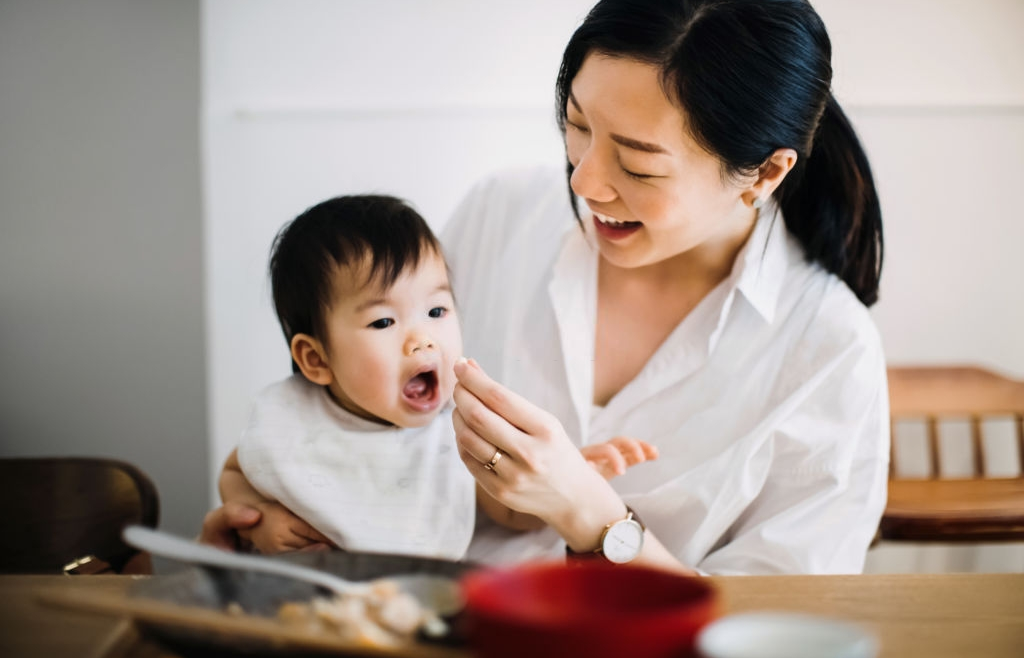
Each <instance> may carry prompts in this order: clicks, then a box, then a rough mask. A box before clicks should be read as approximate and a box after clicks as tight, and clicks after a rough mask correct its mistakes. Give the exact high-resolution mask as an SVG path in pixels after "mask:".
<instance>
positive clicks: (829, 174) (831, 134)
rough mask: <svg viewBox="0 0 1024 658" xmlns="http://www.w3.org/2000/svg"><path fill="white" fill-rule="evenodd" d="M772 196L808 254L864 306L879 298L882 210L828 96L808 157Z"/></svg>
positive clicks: (864, 163)
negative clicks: (844, 284)
mask: <svg viewBox="0 0 1024 658" xmlns="http://www.w3.org/2000/svg"><path fill="white" fill-rule="evenodd" d="M775 196H776V198H777V199H778V202H779V206H780V208H781V209H782V214H783V217H785V220H786V228H788V229H789V232H790V233H792V234H793V235H794V236H796V238H797V239H798V240H799V241H800V243H801V244H802V245H803V247H804V250H805V252H806V254H807V258H808V259H809V260H812V261H816V262H818V263H821V265H822V266H823V267H824V268H825V269H826V270H828V271H829V272H832V273H834V274H835V275H836V276H838V277H839V278H841V279H842V280H843V281H844V282H846V285H847V286H849V288H850V289H851V290H852V291H853V293H854V294H855V295H857V298H858V299H859V300H860V301H861V302H862V303H863V304H864V305H865V306H871V305H872V304H874V303H875V302H876V301H878V281H879V277H880V276H881V271H882V252H883V240H882V211H881V207H880V206H879V202H878V194H877V192H876V191H875V182H874V179H873V177H872V175H871V167H870V165H869V164H868V159H867V155H866V154H865V153H864V149H863V147H861V144H860V140H858V139H857V134H856V133H855V132H854V130H853V127H852V126H851V125H850V122H849V120H848V119H847V118H846V115H845V114H844V113H843V110H842V108H840V107H839V103H837V102H836V99H835V97H834V96H832V95H831V94H829V97H828V101H827V103H826V105H825V110H824V113H823V114H822V117H821V120H820V122H819V124H818V129H817V132H816V134H815V136H814V142H813V144H812V147H811V153H810V156H809V157H808V158H807V159H806V162H804V163H803V165H802V166H801V165H800V164H798V165H797V170H796V171H793V172H790V175H789V176H787V177H786V179H785V180H784V181H783V182H782V185H780V186H779V189H778V190H776V192H775Z"/></svg>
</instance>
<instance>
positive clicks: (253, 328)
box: [202, 0, 1024, 570]
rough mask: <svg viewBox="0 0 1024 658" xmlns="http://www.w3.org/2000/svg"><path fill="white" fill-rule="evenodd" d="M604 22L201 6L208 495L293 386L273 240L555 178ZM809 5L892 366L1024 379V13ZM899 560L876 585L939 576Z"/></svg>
mask: <svg viewBox="0 0 1024 658" xmlns="http://www.w3.org/2000/svg"><path fill="white" fill-rule="evenodd" d="M590 4H591V2H590V0H561V1H560V2H557V3H552V2H550V1H548V0H517V1H502V2H496V1H490V2H478V1H476V0H445V1H438V0H434V1H432V2H429V3H424V2H418V1H416V0H375V1H370V0H363V1H360V0H347V1H345V2H329V1H326V0H301V1H298V2H294V1H291V2H284V1H282V0H206V1H205V2H203V5H202V7H203V35H202V42H203V71H204V85H203V90H204V104H203V138H204V172H205V179H204V182H205V185H206V188H205V189H206V220H207V221H206V229H205V230H206V235H205V239H206V240H205V246H206V285H207V314H206V317H207V352H208V354H209V360H208V390H209V392H210V398H209V404H210V436H211V442H212V444H211V445H212V454H213V461H212V463H211V465H210V468H211V473H210V475H211V478H213V477H214V476H215V473H216V471H217V469H218V466H219V463H220V461H221V460H222V459H223V456H224V455H226V453H227V452H228V451H229V450H230V448H231V447H232V445H233V444H234V442H235V440H236V438H237V436H238V434H239V432H240V431H241V429H242V427H243V425H244V422H245V417H246V413H247V408H248V404H249V400H250V399H251V397H252V396H253V394H254V393H255V392H256V391H257V390H259V389H260V388H261V387H262V386H264V385H265V384H267V383H269V382H270V381H272V380H274V379H277V378H279V377H282V376H284V375H285V374H287V372H288V363H289V362H288V356H287V351H286V347H285V344H284V341H283V339H282V338H281V336H280V334H279V331H278V329H277V326H276V324H275V321H274V317H273V313H272V312H271V309H270V306H269V300H268V293H267V289H266V277H265V264H266V257H267V250H268V248H269V244H270V240H271V238H272V236H273V234H274V231H275V230H276V229H277V228H278V227H279V226H280V225H281V224H282V223H283V222H284V221H286V220H288V219H290V218H291V217H293V216H294V215H296V214H297V213H298V212H299V211H300V210H302V209H304V208H305V207H307V206H308V205H311V204H312V203H314V202H316V201H319V200H321V199H323V198H326V197H328V196H332V195H336V194H340V193H346V192H359V191H368V190H379V191H384V192H389V193H394V194H398V195H401V196H405V197H406V198H408V199H409V200H411V201H412V202H413V203H414V204H416V205H417V206H418V207H419V208H420V209H421V211H423V213H424V214H425V216H426V217H427V218H428V219H429V220H430V221H431V222H432V224H433V225H434V226H435V227H440V226H441V225H442V224H443V222H444V220H445V218H446V217H447V215H448V213H449V212H450V210H451V209H452V208H453V206H454V204H455V202H456V200H457V199H458V198H459V196H460V194H461V193H462V192H464V191H465V190H466V188H467V187H468V185H469V184H470V182H471V181H473V180H475V179H476V178H478V177H479V176H481V175H483V174H484V173H486V172H488V171H490V170H492V169H494V168H497V167H499V166H503V165H506V164H511V163H530V162H560V161H561V152H560V143H559V140H558V136H557V133H556V132H555V128H554V122H553V92H552V89H553V83H554V76H555V72H556V70H557V66H558V63H559V60H560V54H561V49H562V47H563V46H564V43H565V41H566V40H567V38H568V36H569V34H570V33H571V31H572V29H573V28H574V26H575V25H576V24H577V22H578V20H579V19H580V18H582V16H583V14H584V13H585V12H586V10H587V9H588V8H589V5H590ZM815 5H816V6H817V7H818V8H819V11H820V13H821V14H822V16H823V18H824V19H825V22H826V24H827V25H828V26H829V29H830V33H831V35H832V37H833V46H834V64H835V68H836V80H835V89H836V95H837V97H838V98H839V99H840V101H841V102H842V103H843V104H844V106H845V107H846V108H847V110H848V112H849V114H850V115H851V118H852V119H853V121H854V123H855V125H856V126H857V128H858V130H859V131H860V133H861V136H862V139H863V141H864V143H865V146H866V148H867V150H868V152H869V155H870V156H871V158H872V163H873V166H874V170H875V174H876V177H877V182H878V185H879V188H880V193H881V196H882V206H883V212H884V217H885V223H886V240H887V245H886V246H887V251H886V265H885V271H884V276H883V281H882V286H883V287H882V299H881V302H880V303H879V304H878V305H877V306H876V308H875V309H874V315H875V318H876V320H877V322H878V325H879V327H880V329H881V332H882V335H883V339H884V341H885V344H886V348H887V352H888V355H889V358H890V360H891V361H892V362H903V363H907V362H950V361H965V362H966V361H969V362H977V363H981V364H984V365H988V366H992V367H996V368H998V369H1001V370H1003V371H1005V372H1007V373H1009V374H1012V375H1016V376H1018V377H1024V341H1022V340H1021V339H1020V336H1021V333H1022V328H1024V303H1022V302H1024V293H1022V291H1021V287H1020V285H1019V284H1020V282H1021V281H1024V259H1022V258H1021V251H1022V250H1021V246H1020V245H1022V244H1024V221H1021V220H1020V219H1019V217H1018V215H1019V210H1018V207H1019V206H1020V194H1019V193H1018V192H1017V189H1018V187H1019V183H1018V181H1020V180H1022V179H1024V39H1021V38H1020V35H1021V34H1024V3H1021V2H1019V0H978V1H976V2H963V1H962V0H899V1H898V2H891V1H888V0H864V1H862V2H849V1H848V0H819V1H818V2H816V3H815ZM886 550H888V549H885V550H882V551H881V552H878V553H876V554H878V555H881V556H882V557H881V561H880V562H879V561H878V560H875V561H874V562H873V564H872V568H873V569H876V570H886V569H889V568H900V569H904V568H917V567H918V566H920V565H921V564H924V563H922V562H921V561H920V559H919V557H920V554H918V553H914V554H912V555H911V556H910V557H909V558H908V559H904V558H905V557H906V553H905V552H904V553H900V552H899V550H895V549H894V551H895V552H890V553H888V554H887V553H886ZM981 554H982V553H978V552H977V551H974V552H972V553H971V554H970V556H969V557H968V558H957V560H958V561H957V562H956V564H954V563H953V562H950V561H949V560H948V559H947V557H940V558H929V559H928V560H930V562H929V561H928V560H925V562H927V564H926V567H927V568H932V569H942V568H949V567H953V568H968V567H970V568H985V566H986V565H989V566H991V567H992V568H1006V569H1024V552H1022V550H1021V549H1020V548H1017V547H1011V548H1010V549H1009V550H1002V552H999V551H996V553H993V554H984V555H983V558H977V556H978V555H981ZM887 555H894V556H895V557H892V558H890V557H887ZM946 555H948V552H946V553H942V556H946ZM993 555H995V557H992V556H993ZM977 559H981V562H977ZM873 560H874V556H873ZM901 560H902V563H900V562H901ZM965 560H967V561H972V560H974V561H975V562H972V563H971V564H969V565H967V567H965V566H964V564H965ZM979 564H980V565H981V566H980V567H979V566H978V565H979ZM908 565H909V566H908Z"/></svg>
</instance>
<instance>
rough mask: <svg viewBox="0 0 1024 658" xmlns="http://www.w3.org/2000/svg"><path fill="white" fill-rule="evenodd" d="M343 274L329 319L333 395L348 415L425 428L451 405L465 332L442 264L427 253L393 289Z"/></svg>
mask: <svg viewBox="0 0 1024 658" xmlns="http://www.w3.org/2000/svg"><path fill="white" fill-rule="evenodd" d="M363 265H364V266H363V267H360V268H355V269H353V268H347V267H345V268H338V270H337V271H336V272H335V275H334V281H333V284H334V285H333V292H334V300H335V301H334V303H333V304H332V305H331V308H330V310H329V311H328V312H327V316H326V321H327V322H326V329H327V336H326V348H327V351H328V354H327V361H328V364H329V365H330V367H331V371H332V372H333V373H334V381H332V382H331V384H329V386H328V387H329V389H330V391H331V394H332V395H333V396H334V399H335V400H336V401H337V402H338V403H339V404H341V406H343V407H345V408H346V409H348V410H349V411H351V412H353V413H355V414H357V415H359V416H362V417H364V418H368V419H371V420H376V421H383V422H387V423H391V424H393V425H397V426H399V427H421V426H423V425H426V424H427V423H429V422H430V421H432V420H433V419H434V418H435V417H436V416H437V414H438V412H439V411H440V410H441V409H442V408H443V407H444V406H445V405H446V404H447V403H448V401H449V400H451V397H452V391H453V390H454V388H455V373H454V370H453V367H454V365H455V360H456V359H458V358H459V357H460V356H461V355H462V333H461V332H460V330H459V320H458V317H457V316H456V314H455V301H454V299H453V297H452V291H451V286H450V284H449V283H448V272H447V269H446V268H445V263H444V260H443V259H442V258H441V257H440V256H439V255H437V254H435V253H433V252H431V251H429V250H428V251H427V252H425V253H424V254H423V256H422V257H421V258H420V262H419V264H418V265H417V266H416V267H415V268H407V269H406V270H405V271H404V272H402V274H401V276H399V278H398V279H397V280H396V281H395V283H394V285H392V286H391V287H390V288H387V289H381V287H380V286H379V285H378V284H377V283H376V282H370V283H369V284H367V283H365V281H366V274H367V272H368V267H366V264H365V263H364V264H363Z"/></svg>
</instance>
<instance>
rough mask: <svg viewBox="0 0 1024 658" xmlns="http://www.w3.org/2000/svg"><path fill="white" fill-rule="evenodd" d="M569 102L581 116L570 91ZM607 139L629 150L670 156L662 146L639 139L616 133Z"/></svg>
mask: <svg viewBox="0 0 1024 658" xmlns="http://www.w3.org/2000/svg"><path fill="white" fill-rule="evenodd" d="M569 102H570V103H572V106H573V107H574V108H576V111H577V112H579V113H580V114H583V109H582V108H580V104H579V102H577V100H576V97H575V96H573V95H572V92H571V91H570V92H569ZM609 137H611V138H612V141H613V142H615V143H616V144H619V145H621V146H625V147H626V148H629V149H633V150H634V151H643V152H644V153H664V154H665V155H671V153H670V152H669V150H668V149H666V148H665V147H664V146H661V145H659V144H655V143H653V142H644V141H641V140H639V139H633V138H632V137H626V136H624V135H618V134H616V133H612V134H611V135H609Z"/></svg>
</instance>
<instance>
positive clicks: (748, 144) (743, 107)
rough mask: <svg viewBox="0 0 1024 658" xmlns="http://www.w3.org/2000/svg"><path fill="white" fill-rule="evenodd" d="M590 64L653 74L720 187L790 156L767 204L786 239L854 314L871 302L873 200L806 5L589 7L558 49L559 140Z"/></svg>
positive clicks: (670, 0) (877, 238)
mask: <svg viewBox="0 0 1024 658" xmlns="http://www.w3.org/2000/svg"><path fill="white" fill-rule="evenodd" d="M595 52H596V53H601V54H604V55H608V56H612V57H624V58H630V59H635V60H637V61H641V62H645V63H649V64H653V65H655V66H657V67H659V68H660V70H661V72H662V84H663V86H664V89H665V93H666V95H667V96H668V97H669V99H671V100H673V101H675V102H676V103H677V104H678V105H679V107H681V108H682V110H683V112H684V113H685V115H686V119H687V126H688V128H689V130H690V133H691V136H692V137H693V138H694V139H695V140H696V141H697V142H698V143H699V144H700V145H701V146H702V147H703V148H705V149H706V150H707V151H708V152H710V153H712V154H714V155H716V156H717V157H718V158H719V159H720V160H721V161H722V164H723V168H724V171H725V173H726V174H727V175H749V174H753V173H755V172H757V171H758V169H759V168H760V167H761V165H762V164H763V163H765V162H766V161H767V160H768V158H769V157H770V156H771V155H772V153H774V152H775V150H777V149H779V148H791V149H794V150H795V151H796V152H797V155H798V158H797V164H796V166H795V167H794V168H793V170H792V171H790V173H789V175H788V176H786V178H785V180H784V181H783V182H782V184H781V185H780V186H779V187H778V189H776V191H775V193H774V196H775V198H776V200H777V202H778V204H779V206H780V207H781V209H782V213H783V216H784V217H785V221H786V227H787V228H788V229H789V231H790V232H791V233H792V234H793V235H795V236H796V237H797V239H798V240H799V241H800V243H801V244H802V245H803V248H804V251H805V253H806V256H807V258H808V259H809V260H812V261H817V262H818V263H821V265H822V266H823V267H824V268H825V269H827V270H828V271H829V272H833V273H835V274H836V275H837V276H839V277H840V278H841V279H842V280H843V281H845V282H846V284H847V285H848V286H849V287H850V289H851V290H853V292H854V293H855V294H856V295H857V297H858V299H860V301H861V302H863V303H864V304H865V305H867V306H870V305H871V304H873V303H874V302H876V301H877V300H878V280H879V276H880V275H881V269H882V251H883V241H882V212H881V208H880V207H879V202H878V195H877V193H876V191H875V184H874V180H873V178H872V176H871V168H870V167H869V165H868V160H867V156H866V155H865V153H864V149H863V148H862V147H861V145H860V142H859V140H858V139H857V135H856V133H855V132H854V130H853V128H852V127H851V125H850V122H849V121H848V120H847V118H846V115H845V114H843V111H842V109H841V108H840V107H839V104H838V103H837V102H836V100H835V98H834V97H833V96H832V91H831V80H832V64H831V58H832V45H831V43H830V41H829V38H828V33H827V32H826V31H825V26H824V24H823V23H822V22H821V19H820V18H819V16H818V14H817V13H816V12H815V11H814V9H813V8H812V7H811V5H810V4H809V3H808V2H806V0H602V1H601V2H598V3H597V5H595V6H594V8H593V9H592V10H591V11H590V13H589V14H588V15H587V17H586V19H584V21H583V24H582V25H581V26H580V27H579V29H577V30H576V32H575V33H574V34H573V36H572V38H571V39H570V40H569V45H568V46H567V47H566V49H565V54H564V56H563V58H562V66H561V69H560V71H559V73H558V82H557V103H558V107H557V113H558V114H557V116H558V125H559V127H560V128H561V130H562V133H563V135H564V134H565V119H566V102H567V101H568V99H569V93H570V91H571V85H572V81H573V79H574V78H575V77H576V74H577V73H578V72H579V70H580V67H581V66H582V65H583V61H584V59H585V58H586V57H587V55H588V54H590V53H595ZM572 170H573V167H572V165H571V164H569V165H568V173H569V175H570V176H571V175H572ZM570 196H571V198H572V201H573V208H574V210H575V205H576V204H575V196H574V195H572V193H571V190H570ZM577 215H578V213H577Z"/></svg>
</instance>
